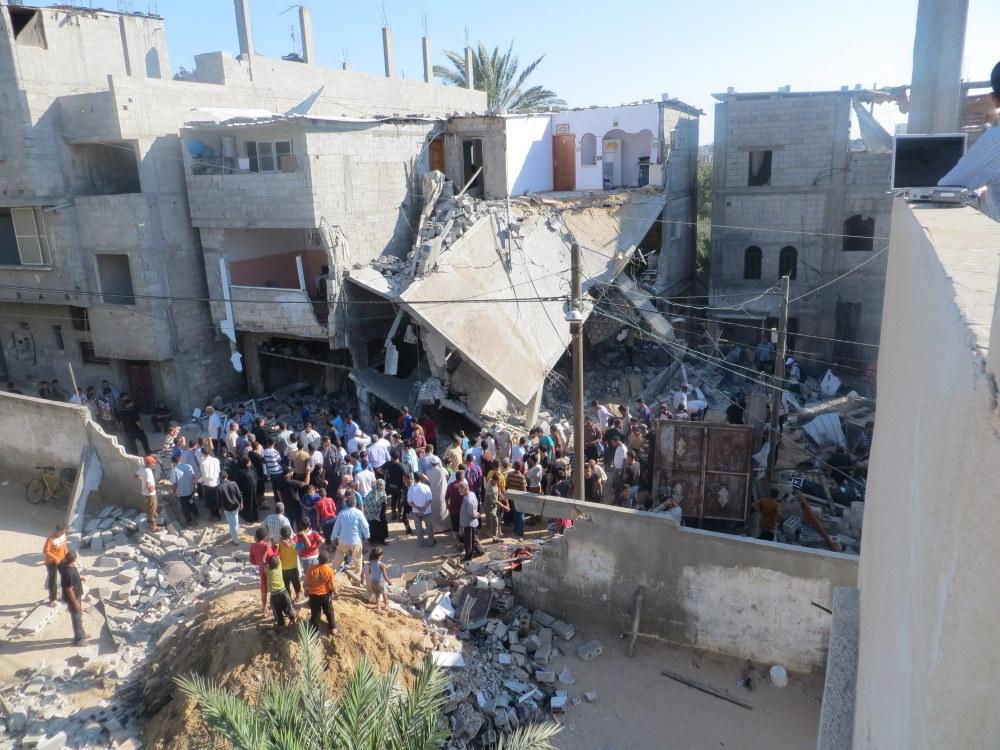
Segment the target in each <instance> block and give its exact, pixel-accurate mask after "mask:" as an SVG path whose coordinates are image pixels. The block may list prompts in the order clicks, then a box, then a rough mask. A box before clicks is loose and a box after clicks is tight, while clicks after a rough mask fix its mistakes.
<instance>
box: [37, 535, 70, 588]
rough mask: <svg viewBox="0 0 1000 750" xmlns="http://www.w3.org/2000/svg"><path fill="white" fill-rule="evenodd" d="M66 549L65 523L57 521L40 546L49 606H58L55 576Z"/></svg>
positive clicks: (57, 573) (64, 557) (64, 556)
mask: <svg viewBox="0 0 1000 750" xmlns="http://www.w3.org/2000/svg"><path fill="white" fill-rule="evenodd" d="M66 550H67V545H66V524H64V523H58V524H56V530H55V531H53V532H52V533H51V534H49V536H48V538H46V540H45V546H44V547H43V548H42V554H44V555H45V570H46V572H47V573H48V579H47V580H46V583H45V585H46V586H47V587H48V589H49V606H50V607H55V606H58V602H57V601H56V599H57V596H58V593H59V587H58V586H57V585H56V577H57V576H58V575H59V566H60V565H61V564H62V561H63V560H64V559H66Z"/></svg>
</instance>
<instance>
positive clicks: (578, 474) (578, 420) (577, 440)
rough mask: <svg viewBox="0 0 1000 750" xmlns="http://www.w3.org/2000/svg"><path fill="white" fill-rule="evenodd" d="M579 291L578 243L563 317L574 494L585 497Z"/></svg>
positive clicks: (572, 256) (572, 254) (572, 249)
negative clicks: (569, 368)
mask: <svg viewBox="0 0 1000 750" xmlns="http://www.w3.org/2000/svg"><path fill="white" fill-rule="evenodd" d="M580 297H581V292H580V246H579V245H578V244H577V243H575V242H574V243H573V244H572V246H571V247H570V302H569V312H568V313H567V314H566V320H568V321H569V331H570V334H572V336H573V452H574V454H575V455H574V457H573V461H574V464H573V497H574V498H576V499H577V500H583V499H584V486H583V449H584V448H583V311H582V310H581V309H580V308H581V299H580Z"/></svg>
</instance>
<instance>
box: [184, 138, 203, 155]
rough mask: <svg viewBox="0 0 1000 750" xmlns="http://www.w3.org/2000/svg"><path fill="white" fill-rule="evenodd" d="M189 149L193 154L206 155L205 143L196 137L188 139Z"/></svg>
mask: <svg viewBox="0 0 1000 750" xmlns="http://www.w3.org/2000/svg"><path fill="white" fill-rule="evenodd" d="M188 151H190V152H191V156H204V155H205V144H204V143H202V142H201V141H199V140H198V139H197V138H195V139H194V140H193V141H188Z"/></svg>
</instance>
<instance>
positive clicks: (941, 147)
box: [892, 133, 969, 205]
mask: <svg viewBox="0 0 1000 750" xmlns="http://www.w3.org/2000/svg"><path fill="white" fill-rule="evenodd" d="M966 140H967V139H966V135H965V133H941V134H935V135H897V136H895V138H893V144H892V192H893V193H895V194H897V195H902V196H903V198H904V199H905V200H908V201H914V202H922V203H946V204H956V205H960V204H962V203H965V200H966V198H967V197H968V195H969V191H968V190H966V189H965V188H964V187H959V186H954V187H948V186H946V185H938V181H939V180H940V179H941V178H942V177H944V176H945V175H946V174H948V172H949V171H951V169H952V167H954V166H955V165H956V164H957V163H958V160H959V159H961V158H962V156H963V155H964V154H965V147H966Z"/></svg>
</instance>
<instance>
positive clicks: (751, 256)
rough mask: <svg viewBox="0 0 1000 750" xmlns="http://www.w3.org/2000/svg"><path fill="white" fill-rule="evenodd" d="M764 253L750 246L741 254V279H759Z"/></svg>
mask: <svg viewBox="0 0 1000 750" xmlns="http://www.w3.org/2000/svg"><path fill="white" fill-rule="evenodd" d="M763 258H764V253H762V252H761V249H760V248H759V247H757V246H756V245H751V246H750V247H748V248H747V249H746V251H745V252H744V253H743V278H744V279H759V278H760V267H761V263H762V261H763Z"/></svg>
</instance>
